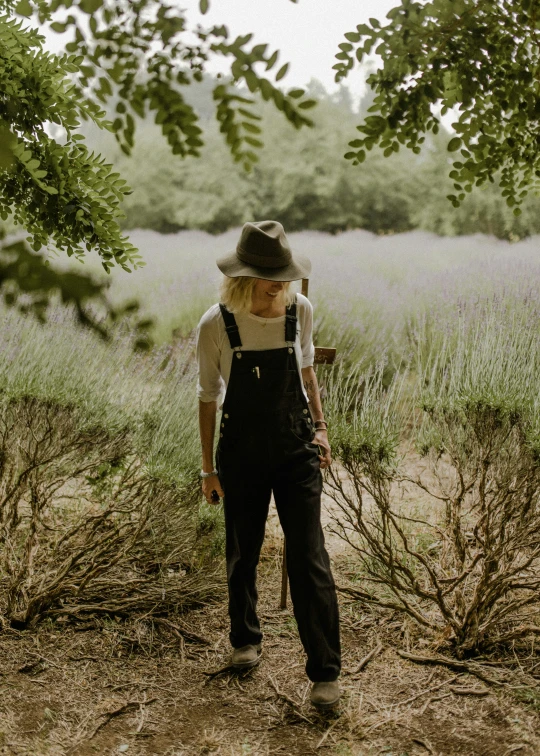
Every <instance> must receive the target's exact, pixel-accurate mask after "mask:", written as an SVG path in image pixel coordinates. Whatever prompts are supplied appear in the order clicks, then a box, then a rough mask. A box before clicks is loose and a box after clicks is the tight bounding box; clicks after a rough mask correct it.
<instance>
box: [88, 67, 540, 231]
mask: <svg viewBox="0 0 540 756" xmlns="http://www.w3.org/2000/svg"><path fill="white" fill-rule="evenodd" d="M212 84H213V83H212V81H205V82H203V84H201V85H199V86H198V87H190V89H189V92H188V93H187V94H189V96H190V101H191V102H192V104H193V105H194V106H195V107H196V108H197V110H198V112H199V113H200V115H201V120H202V124H203V127H204V129H205V142H206V144H205V146H204V148H203V151H202V157H200V158H188V159H186V160H182V159H181V158H177V157H174V156H172V155H171V153H170V151H169V149H168V147H167V144H166V143H165V141H164V139H163V137H162V136H161V134H160V132H159V130H158V127H156V126H155V125H154V124H152V123H144V124H143V125H142V126H138V131H137V135H136V147H135V150H134V154H133V156H132V157H130V158H128V157H126V156H124V155H123V154H122V153H121V152H120V151H119V149H118V148H117V147H116V145H115V144H114V143H112V142H111V137H110V135H107V137H106V138H105V140H104V139H103V136H98V135H97V134H96V133H95V131H90V132H88V138H89V141H90V142H91V144H92V147H95V148H96V149H97V150H100V151H101V150H104V152H105V154H107V155H108V156H109V157H110V158H112V159H113V161H114V163H115V164H116V168H117V170H119V171H120V172H121V173H122V175H123V177H124V178H126V179H127V181H128V183H129V184H130V186H131V188H132V189H133V194H132V195H130V196H129V197H128V198H127V201H126V202H125V206H124V210H125V213H126V219H125V222H124V225H125V227H126V228H127V229H130V228H149V229H153V230H155V231H159V232H162V233H168V232H175V231H178V230H181V229H201V230H204V231H208V232H210V233H214V234H218V233H221V232H223V231H225V230H227V229H228V228H231V227H235V226H238V225H240V224H242V223H243V222H244V221H245V220H247V219H261V218H273V219H276V220H280V221H281V222H282V223H283V225H284V226H285V228H286V229H287V230H290V231H293V230H304V229H313V230H318V231H328V232H330V233H337V232H340V231H343V230H347V229H354V228H362V229H366V230H369V231H372V232H374V233H380V234H386V233H399V232H403V231H408V230H411V229H423V230H426V231H432V232H435V233H437V234H440V235H458V234H473V233H485V234H492V235H494V236H497V237H500V238H505V239H514V238H521V237H524V236H528V235H530V234H535V233H540V200H539V199H538V198H537V197H535V196H533V195H531V196H529V197H528V198H527V200H526V202H525V204H524V206H523V208H522V209H523V213H522V215H521V216H519V217H516V216H515V215H514V214H513V212H512V209H511V208H509V207H507V205H506V202H505V200H504V198H502V197H501V196H500V193H499V190H498V188H497V186H495V185H488V186H487V187H482V188H481V189H475V190H474V191H473V192H472V193H471V194H469V195H468V196H467V197H466V200H465V201H464V202H463V204H462V206H461V207H460V208H459V209H455V208H454V207H453V206H452V205H451V203H450V201H449V200H448V199H447V198H446V195H448V194H452V193H454V192H455V189H454V186H453V182H452V181H451V179H449V178H448V171H449V163H450V162H451V161H452V159H455V156H454V155H453V154H452V155H450V154H449V153H448V152H447V150H446V145H447V142H448V134H447V133H446V132H444V130H443V129H441V132H440V133H439V135H438V136H437V137H430V138H428V139H426V143H425V145H424V149H423V151H422V153H421V154H420V155H414V154H412V153H411V152H410V151H408V150H407V149H405V148H402V149H401V150H400V152H399V153H397V154H394V155H393V156H391V157H390V158H385V157H383V155H382V154H381V152H380V151H373V153H370V154H368V158H367V160H366V161H365V162H364V163H363V164H362V165H359V166H356V167H353V166H352V165H351V163H350V162H349V161H346V160H345V159H344V158H343V154H344V153H345V152H347V151H348V149H350V148H348V145H347V143H348V142H349V141H350V140H352V139H354V138H355V134H358V132H357V131H356V125H357V124H359V123H360V122H361V120H362V117H363V115H364V114H365V112H366V109H367V107H369V104H370V103H369V100H368V99H366V101H363V102H362V103H361V104H360V112H355V111H354V110H353V107H352V104H351V97H350V94H349V92H348V90H347V89H346V88H344V87H343V88H342V89H341V91H340V92H338V93H334V94H332V95H330V94H328V93H327V92H326V91H325V89H324V87H323V86H322V85H321V84H320V83H319V82H316V81H313V82H312V83H311V85H310V87H309V89H310V90H311V93H312V94H313V95H314V96H315V97H316V98H317V99H318V100H319V103H320V104H319V105H318V106H317V107H316V108H314V109H313V110H312V111H310V114H311V116H312V117H313V119H314V120H315V123H316V125H315V127H314V128H312V129H308V128H303V129H302V130H301V131H296V130H295V129H294V128H293V127H292V126H290V124H288V123H287V122H286V121H285V119H284V118H283V116H282V114H280V113H279V112H277V111H275V109H274V108H273V107H271V106H270V105H268V104H267V103H264V102H262V103H260V104H259V105H258V112H259V113H260V115H262V121H261V125H262V128H263V134H262V141H263V142H264V147H263V148H262V149H261V150H260V161H259V163H258V164H257V166H256V168H255V169H254V170H253V171H252V172H251V173H250V174H246V173H245V172H244V171H243V169H242V168H241V167H240V166H239V165H237V164H235V163H234V162H233V160H232V159H231V157H230V155H229V152H228V150H227V147H226V146H225V144H224V140H223V137H222V135H221V134H220V133H219V131H218V126H217V124H216V122H215V120H214V119H213V115H212V101H211V87H212Z"/></svg>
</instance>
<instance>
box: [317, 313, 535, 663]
mask: <svg viewBox="0 0 540 756" xmlns="http://www.w3.org/2000/svg"><path fill="white" fill-rule="evenodd" d="M491 327H492V328H491ZM490 329H491V330H490ZM497 329H498V332H497V333H496V334H495V331H496V330H497ZM488 332H489V333H488ZM491 337H493V338H491ZM516 338H517V342H516ZM520 338H521V337H516V331H515V329H514V328H508V329H506V331H505V329H504V328H502V327H501V323H497V324H495V323H490V322H489V321H487V322H484V324H483V328H476V326H475V329H474V333H472V332H471V331H470V330H469V331H468V332H466V333H465V332H463V333H462V334H461V335H459V334H458V338H457V342H456V340H455V339H453V341H452V348H451V351H447V352H446V353H445V350H444V349H442V350H441V351H439V352H438V355H437V364H436V365H435V364H433V363H432V364H430V365H428V368H429V369H428V370H425V371H424V372H423V373H422V374H421V376H420V378H421V386H422V387H423V388H422V410H423V411H422V413H421V421H420V424H419V426H418V431H417V433H416V434H415V437H416V443H417V448H418V451H419V452H420V455H421V457H419V456H418V455H417V456H416V459H417V460H418V459H419V458H420V459H422V458H423V460H424V464H423V469H421V471H420V472H419V473H414V474H411V473H410V472H409V468H408V467H407V464H408V463H409V464H410V457H409V459H408V460H406V459H405V454H402V456H401V457H400V456H399V454H400V452H403V451H404V449H405V447H404V429H405V428H406V426H407V424H409V425H410V423H411V422H412V420H413V418H414V415H415V412H414V410H413V409H412V408H411V407H408V405H407V403H406V402H405V400H404V393H403V387H404V386H405V385H407V384H406V381H407V379H402V381H401V383H400V384H397V383H394V384H393V385H392V386H391V387H390V390H389V391H386V390H385V389H384V388H383V383H382V371H381V370H378V372H376V373H375V374H373V375H371V376H368V377H367V379H364V380H359V377H358V376H356V377H355V378H350V379H349V381H348V382H346V383H343V381H342V382H341V383H339V385H338V384H336V385H335V387H334V390H333V397H332V400H331V410H332V412H333V420H332V425H333V426H334V434H333V438H332V443H333V449H334V454H335V455H336V456H337V458H338V459H339V461H340V463H341V468H339V467H335V468H330V469H329V470H328V473H327V479H326V484H327V492H328V493H329V494H330V496H331V497H332V498H333V499H334V501H335V502H336V503H337V504H338V506H339V510H340V515H339V516H338V517H337V523H336V532H338V533H339V534H340V535H341V536H342V537H343V538H344V539H345V540H346V541H347V542H348V543H349V544H350V546H352V548H353V549H354V550H355V552H356V554H357V555H358V557H359V560H360V565H361V569H360V570H359V571H358V573H357V576H356V577H357V582H354V583H352V584H351V585H350V586H348V587H347V588H346V590H347V591H348V592H349V593H351V594H352V595H354V596H356V597H357V598H359V599H360V600H361V601H365V602H370V603H375V604H378V605H380V606H383V607H388V608H390V609H393V610H398V611H400V612H403V613H405V614H408V615H409V616H410V617H412V618H414V620H415V621H416V622H417V623H418V624H419V625H421V626H422V627H424V628H426V629H429V630H430V631H433V637H434V640H435V642H436V643H439V644H440V643H448V644H450V645H451V647H452V648H453V649H454V652H455V653H456V654H457V655H458V656H459V657H463V656H466V655H470V654H473V653H477V652H480V651H482V650H486V649H490V648H491V649H492V648H494V647H495V646H497V645H498V644H503V643H507V642H509V641H512V640H514V639H516V638H519V637H523V636H525V635H529V634H531V633H540V626H539V625H538V623H537V621H536V616H537V615H538V611H539V610H540V593H539V588H540V457H539V454H538V451H537V445H536V442H535V438H534V424H535V417H536V411H535V409H534V401H531V397H530V394H531V393H534V392H535V388H534V377H533V375H532V373H533V371H534V370H535V369H536V367H535V365H536V358H535V354H534V352H533V353H531V351H530V340H529V337H528V334H527V333H525V334H524V336H523V338H521V340H520ZM486 342H487V348H486ZM522 347H523V349H522ZM359 385H360V386H361V387H362V388H361V391H360V392H359V391H358V386H359ZM426 387H427V388H426ZM416 467H417V468H419V467H422V465H416ZM404 494H406V496H404ZM411 499H412V500H413V502H414V501H415V500H416V502H418V501H422V504H415V503H412V504H411V503H410V502H411ZM359 582H360V583H363V585H360V586H359V585H358V583H359Z"/></svg>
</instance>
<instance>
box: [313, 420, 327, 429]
mask: <svg viewBox="0 0 540 756" xmlns="http://www.w3.org/2000/svg"><path fill="white" fill-rule="evenodd" d="M319 423H322V426H324V427H322V426H321V425H319ZM315 430H328V423H327V422H326V420H315Z"/></svg>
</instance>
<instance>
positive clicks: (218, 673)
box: [202, 664, 239, 684]
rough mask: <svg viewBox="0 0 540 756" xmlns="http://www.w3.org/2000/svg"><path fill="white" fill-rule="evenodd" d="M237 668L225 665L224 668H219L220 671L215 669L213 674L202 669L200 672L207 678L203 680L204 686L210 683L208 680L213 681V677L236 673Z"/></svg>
mask: <svg viewBox="0 0 540 756" xmlns="http://www.w3.org/2000/svg"><path fill="white" fill-rule="evenodd" d="M238 671H239V670H238V668H237V667H233V665H232V664H227V666H226V667H221V669H216V670H214V671H213V672H206V671H205V670H204V669H203V670H202V673H203V675H206V676H207V677H208V679H207V680H205V681H204V682H205V684H206V683H207V682H210V680H213V679H214V677H217V676H218V675H223V674H225V672H238Z"/></svg>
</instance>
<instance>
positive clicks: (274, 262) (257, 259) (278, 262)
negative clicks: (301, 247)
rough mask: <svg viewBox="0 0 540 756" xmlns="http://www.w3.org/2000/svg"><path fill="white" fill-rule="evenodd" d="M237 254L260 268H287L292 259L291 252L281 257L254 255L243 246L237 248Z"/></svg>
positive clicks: (244, 260) (242, 259)
mask: <svg viewBox="0 0 540 756" xmlns="http://www.w3.org/2000/svg"><path fill="white" fill-rule="evenodd" d="M236 255H237V257H238V259H239V260H241V261H242V262H246V263H249V264H250V265H255V266H256V267H260V268H285V267H286V266H287V265H289V264H290V263H291V261H292V255H291V253H290V252H289V253H287V255H286V256H285V255H281V256H280V257H266V256H265V255H252V254H251V253H250V252H246V251H245V250H243V249H242V248H241V247H237V248H236Z"/></svg>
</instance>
